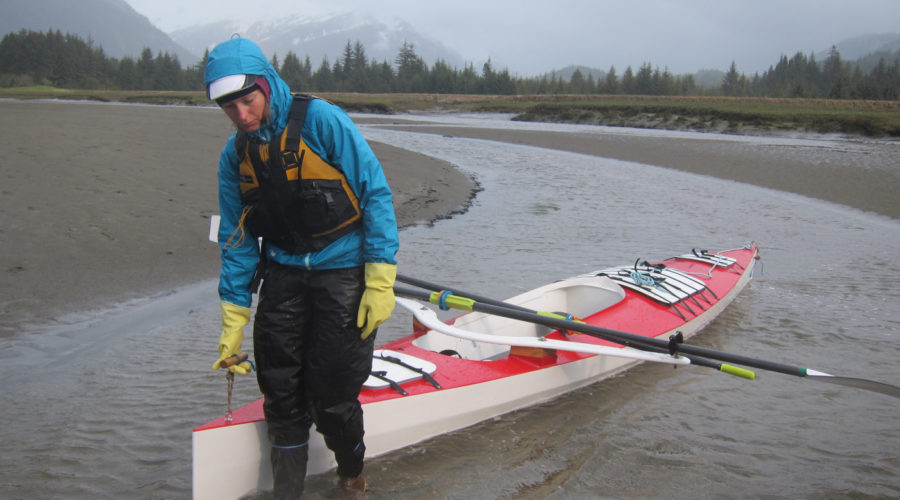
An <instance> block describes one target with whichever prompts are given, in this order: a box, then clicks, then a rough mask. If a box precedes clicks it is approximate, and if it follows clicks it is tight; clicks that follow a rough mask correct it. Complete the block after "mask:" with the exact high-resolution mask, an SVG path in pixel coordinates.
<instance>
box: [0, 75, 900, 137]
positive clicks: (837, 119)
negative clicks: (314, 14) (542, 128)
mask: <svg viewBox="0 0 900 500" xmlns="http://www.w3.org/2000/svg"><path fill="white" fill-rule="evenodd" d="M320 95H321V96H322V97H324V98H326V99H329V100H331V101H333V102H335V103H337V104H340V105H341V106H343V107H344V108H345V109H347V110H348V111H355V112H368V113H381V114H393V113H405V112H410V111H420V112H427V111H437V112H448V111H456V112H493V113H511V114H513V115H515V118H514V119H516V120H523V121H548V122H561V123H583V124H596V125H609V126H620V127H641V128H662V129H672V130H698V131H708V132H725V133H763V134H765V133H781V132H787V131H803V132H819V133H841V134H850V135H865V136H870V137H900V102H898V101H851V100H827V99H766V98H726V97H655V96H619V95H611V96H606V95H601V96H596V95H594V96H582V95H528V96H488V95H456V94H349V93H322V94H320ZM0 98H13V99H76V100H93V101H102V102H140V103H148V104H180V105H209V101H208V100H207V99H206V96H205V95H204V94H203V93H202V92H186V91H113V90H96V91H94V90H68V89H55V88H52V87H27V88H11V89H0Z"/></svg>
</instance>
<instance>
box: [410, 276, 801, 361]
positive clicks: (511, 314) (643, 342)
mask: <svg viewBox="0 0 900 500" xmlns="http://www.w3.org/2000/svg"><path fill="white" fill-rule="evenodd" d="M406 278H407V277H406V276H401V275H398V276H397V279H399V280H400V281H403V282H407V281H406ZM415 281H417V282H419V283H421V284H416V283H411V282H408V283H410V284H415V285H416V286H422V285H423V284H425V283H426V282H422V281H421V280H415ZM423 288H429V289H435V288H438V289H440V287H433V285H432V286H424V287H423ZM394 291H395V292H396V293H398V294H399V295H403V296H407V297H413V298H417V299H419V300H427V301H429V302H432V303H434V300H432V298H433V297H432V293H431V292H422V291H419V290H413V289H410V288H406V287H397V286H394ZM456 292H457V293H458V294H460V295H463V296H464V297H463V298H468V299H471V310H472V311H477V312H483V313H487V314H493V315H496V316H502V317H506V318H510V319H517V320H520V321H527V322H531V323H538V324H542V325H545V326H548V327H552V328H556V329H560V330H573V331H576V332H581V333H584V334H586V335H590V336H593V337H598V338H602V339H604V340H608V341H610V342H615V343H617V344H621V345H624V346H628V347H634V348H636V349H644V350H649V349H648V348H652V350H654V351H655V352H669V351H670V348H675V349H676V350H677V352H678V353H679V354H684V355H693V356H700V357H703V358H712V359H717V360H719V361H725V362H728V363H735V364H739V365H744V366H750V367H753V368H759V369H762V370H768V371H774V372H779V373H784V374H787V375H794V376H797V377H805V376H806V368H803V367H799V366H792V365H786V364H782V363H775V362H772V361H766V360H762V359H756V358H751V357H749V356H742V355H740V354H731V353H727V352H721V351H716V350H714V349H707V348H705V347H700V346H695V345H690V344H684V343H678V344H671V343H670V342H669V341H667V340H663V339H658V338H655V337H644V336H642V335H636V334H633V333H627V332H622V331H618V330H612V329H609V328H603V327H599V326H594V325H588V324H585V323H579V322H577V321H570V320H567V319H562V318H554V317H552V316H545V315H542V314H538V313H536V312H534V311H531V310H528V309H524V308H522V307H520V306H513V305H510V304H506V305H497V301H495V300H491V301H490V302H492V303H488V302H487V301H479V300H477V299H474V298H473V297H472V296H471V295H469V294H467V293H465V292H463V291H460V290H456ZM448 302H449V301H448ZM501 304H502V303H501ZM523 309H524V310H523ZM691 362H692V363H693V360H691ZM700 363H702V362H700ZM700 363H698V364H700Z"/></svg>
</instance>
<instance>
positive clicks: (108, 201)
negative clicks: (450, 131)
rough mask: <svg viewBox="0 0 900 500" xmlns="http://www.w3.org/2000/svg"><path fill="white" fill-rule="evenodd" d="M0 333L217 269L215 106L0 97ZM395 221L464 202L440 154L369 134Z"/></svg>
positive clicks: (466, 192)
mask: <svg viewBox="0 0 900 500" xmlns="http://www.w3.org/2000/svg"><path fill="white" fill-rule="evenodd" d="M0 130H3V134H0V151H2V152H3V160H2V167H0V168H2V176H3V181H4V182H3V184H2V187H0V191H2V196H0V220H2V222H0V241H2V247H0V263H2V267H0V276H2V278H0V318H2V319H0V336H4V335H9V334H11V333H14V332H15V331H17V330H18V329H19V328H20V326H21V325H22V324H27V323H32V322H37V323H44V322H46V321H53V320H55V319H56V318H57V317H58V316H59V315H61V314H64V313H78V312H79V311H83V310H87V309H94V308H105V307H109V306H111V305H114V304H115V303H118V302H121V301H127V300H130V299H136V298H140V297H145V296H147V295H152V294H156V293H165V292H167V291H169V290H172V289H173V288H176V287H178V286H181V285H185V284H189V283H194V282H197V281H200V280H204V279H210V278H215V277H216V276H217V275H218V260H219V252H218V247H217V246H216V245H215V244H213V243H211V242H209V241H208V239H207V237H208V234H209V217H210V215H213V214H216V213H218V201H217V197H216V196H217V195H216V193H217V183H216V168H217V165H218V158H219V153H220V151H221V149H222V146H223V145H224V144H225V141H226V139H227V138H228V136H229V135H230V134H231V132H232V128H231V125H230V122H229V121H228V119H227V118H226V117H225V116H224V114H222V112H221V111H219V110H218V109H217V108H188V107H164V106H141V105H110V104H100V103H86V102H39V101H6V100H0ZM372 146H373V149H374V150H375V152H376V154H377V155H378V157H379V159H380V160H381V163H382V165H383V166H384V169H385V173H386V175H387V177H388V181H389V183H390V185H391V188H392V190H393V193H394V205H395V209H396V212H397V218H398V223H399V224H400V225H401V226H403V225H409V224H414V223H416V222H420V221H422V222H428V221H432V220H434V219H438V218H441V217H445V216H446V215H447V214H449V213H451V212H454V211H456V210H460V209H462V208H463V207H464V206H465V205H466V204H467V203H468V202H469V200H470V197H471V196H472V191H473V188H474V184H473V183H472V181H471V180H470V179H469V178H468V177H466V176H465V175H463V174H462V173H461V172H459V170H457V169H456V168H454V167H453V166H452V165H450V164H449V163H447V162H443V161H439V160H435V159H433V158H429V157H427V156H424V155H421V154H417V153H411V152H408V151H403V150H399V149H397V148H394V147H391V146H387V145H384V144H373V145H372Z"/></svg>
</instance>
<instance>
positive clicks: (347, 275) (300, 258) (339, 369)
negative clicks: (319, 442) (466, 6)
mask: <svg viewBox="0 0 900 500" xmlns="http://www.w3.org/2000/svg"><path fill="white" fill-rule="evenodd" d="M204 83H205V85H206V88H207V92H208V94H209V97H210V99H213V100H214V101H216V102H217V103H218V104H219V106H220V107H221V108H222V110H223V111H224V112H225V114H226V115H228V117H229V118H230V119H231V120H232V122H234V125H235V126H236V127H237V132H235V134H234V135H232V136H231V137H230V138H229V139H228V142H227V143H226V145H225V147H224V149H223V150H222V154H221V157H220V159H219V171H218V178H219V210H220V212H221V225H220V227H219V233H218V239H219V245H220V247H221V259H222V269H221V274H220V278H219V297H220V299H221V308H222V334H221V338H220V340H219V344H218V359H217V360H216V363H215V364H214V365H213V368H214V369H218V368H219V366H220V365H219V363H220V362H221V361H222V360H225V359H227V358H230V357H232V356H234V355H235V354H237V353H239V352H240V345H241V341H242V340H243V327H244V326H245V325H246V324H247V323H249V321H250V305H251V297H252V295H251V294H252V292H253V291H255V288H256V285H257V283H258V281H259V280H260V279H261V280H262V286H261V288H260V290H259V302H258V304H257V312H256V318H255V321H254V326H253V345H254V356H255V359H256V368H257V380H258V382H259V386H260V389H261V391H262V393H263V395H264V397H265V402H264V406H263V408H264V411H265V416H266V423H267V426H268V434H269V440H270V442H271V444H272V452H271V461H272V470H273V477H274V487H275V495H276V496H277V497H278V498H296V497H299V496H300V495H301V494H302V492H303V483H304V476H305V474H306V462H307V449H308V445H307V442H308V440H309V429H310V426H311V424H312V423H315V425H316V430H318V431H319V432H320V433H322V434H323V436H324V437H325V443H326V444H327V446H328V447H329V448H330V449H331V450H332V451H333V452H334V455H335V459H336V461H337V464H338V467H337V473H338V475H339V477H340V483H341V488H342V489H344V490H347V491H350V492H352V491H364V490H365V487H366V483H365V479H364V478H363V476H362V468H363V457H364V454H365V445H364V444H363V415H362V408H361V406H360V404H359V401H358V396H359V392H360V389H361V387H362V384H363V382H364V381H365V380H366V378H367V377H368V376H369V371H370V370H371V364H372V351H373V345H374V340H375V335H374V332H375V329H376V328H377V327H378V325H380V324H381V323H382V322H384V321H385V320H386V319H387V318H388V317H389V316H390V314H391V311H392V310H393V307H394V294H393V283H394V279H395V277H396V272H397V266H396V264H397V262H396V258H395V255H396V252H397V249H398V247H399V243H398V235H397V222H396V218H395V216H394V210H393V203H392V196H391V191H390V188H389V187H388V185H387V181H386V179H385V176H384V172H383V171H382V168H381V165H380V164H379V162H378V160H377V158H376V157H375V155H374V154H373V153H372V150H371V149H370V147H369V145H368V144H367V143H366V141H365V139H364V138H363V137H362V135H361V134H360V132H359V131H358V130H357V128H356V127H355V126H354V125H353V123H352V121H351V120H350V118H349V117H348V116H347V115H346V114H345V113H344V112H343V111H342V110H341V109H340V108H338V107H337V106H334V105H332V104H330V103H328V102H326V101H323V100H320V99H315V98H311V97H309V96H294V95H292V94H291V91H290V89H289V88H288V85H287V84H286V83H285V82H284V81H283V80H282V79H281V78H280V77H279V75H278V74H277V72H276V70H275V68H274V67H272V65H271V64H270V63H269V62H268V60H267V59H266V57H265V56H264V55H263V53H262V51H261V50H260V49H259V47H257V46H256V45H255V44H254V43H253V42H251V41H249V40H247V39H242V38H234V39H231V40H229V41H227V42H224V43H222V44H220V45H218V46H217V47H216V48H214V49H213V50H212V51H211V52H210V54H209V59H208V62H207V65H206V73H205V78H204ZM260 241H261V243H260ZM248 368H249V364H248V363H239V364H236V365H233V366H231V367H229V368H228V369H229V370H231V371H233V372H235V373H247V371H248Z"/></svg>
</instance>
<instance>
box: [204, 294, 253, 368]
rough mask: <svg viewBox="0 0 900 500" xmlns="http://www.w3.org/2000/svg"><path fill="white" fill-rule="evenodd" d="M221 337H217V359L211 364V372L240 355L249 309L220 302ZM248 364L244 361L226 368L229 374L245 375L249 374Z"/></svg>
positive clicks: (248, 318) (248, 319) (248, 320)
mask: <svg viewBox="0 0 900 500" xmlns="http://www.w3.org/2000/svg"><path fill="white" fill-rule="evenodd" d="M220 304H221V306H222V336H221V337H219V359H217V360H216V362H215V364H213V370H218V369H219V363H221V362H222V361H223V360H224V359H226V358H230V357H231V356H232V355H235V354H240V352H241V342H242V341H243V340H244V326H245V325H246V324H247V323H249V322H250V308H249V307H241V306H236V305H234V304H232V303H230V302H225V301H222V302H221V303H220ZM250 366H251V365H250V362H249V361H244V362H242V363H238V364H235V365H231V366H229V367H228V371H230V372H231V373H237V374H239V375H245V374H247V373H249V372H250Z"/></svg>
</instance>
